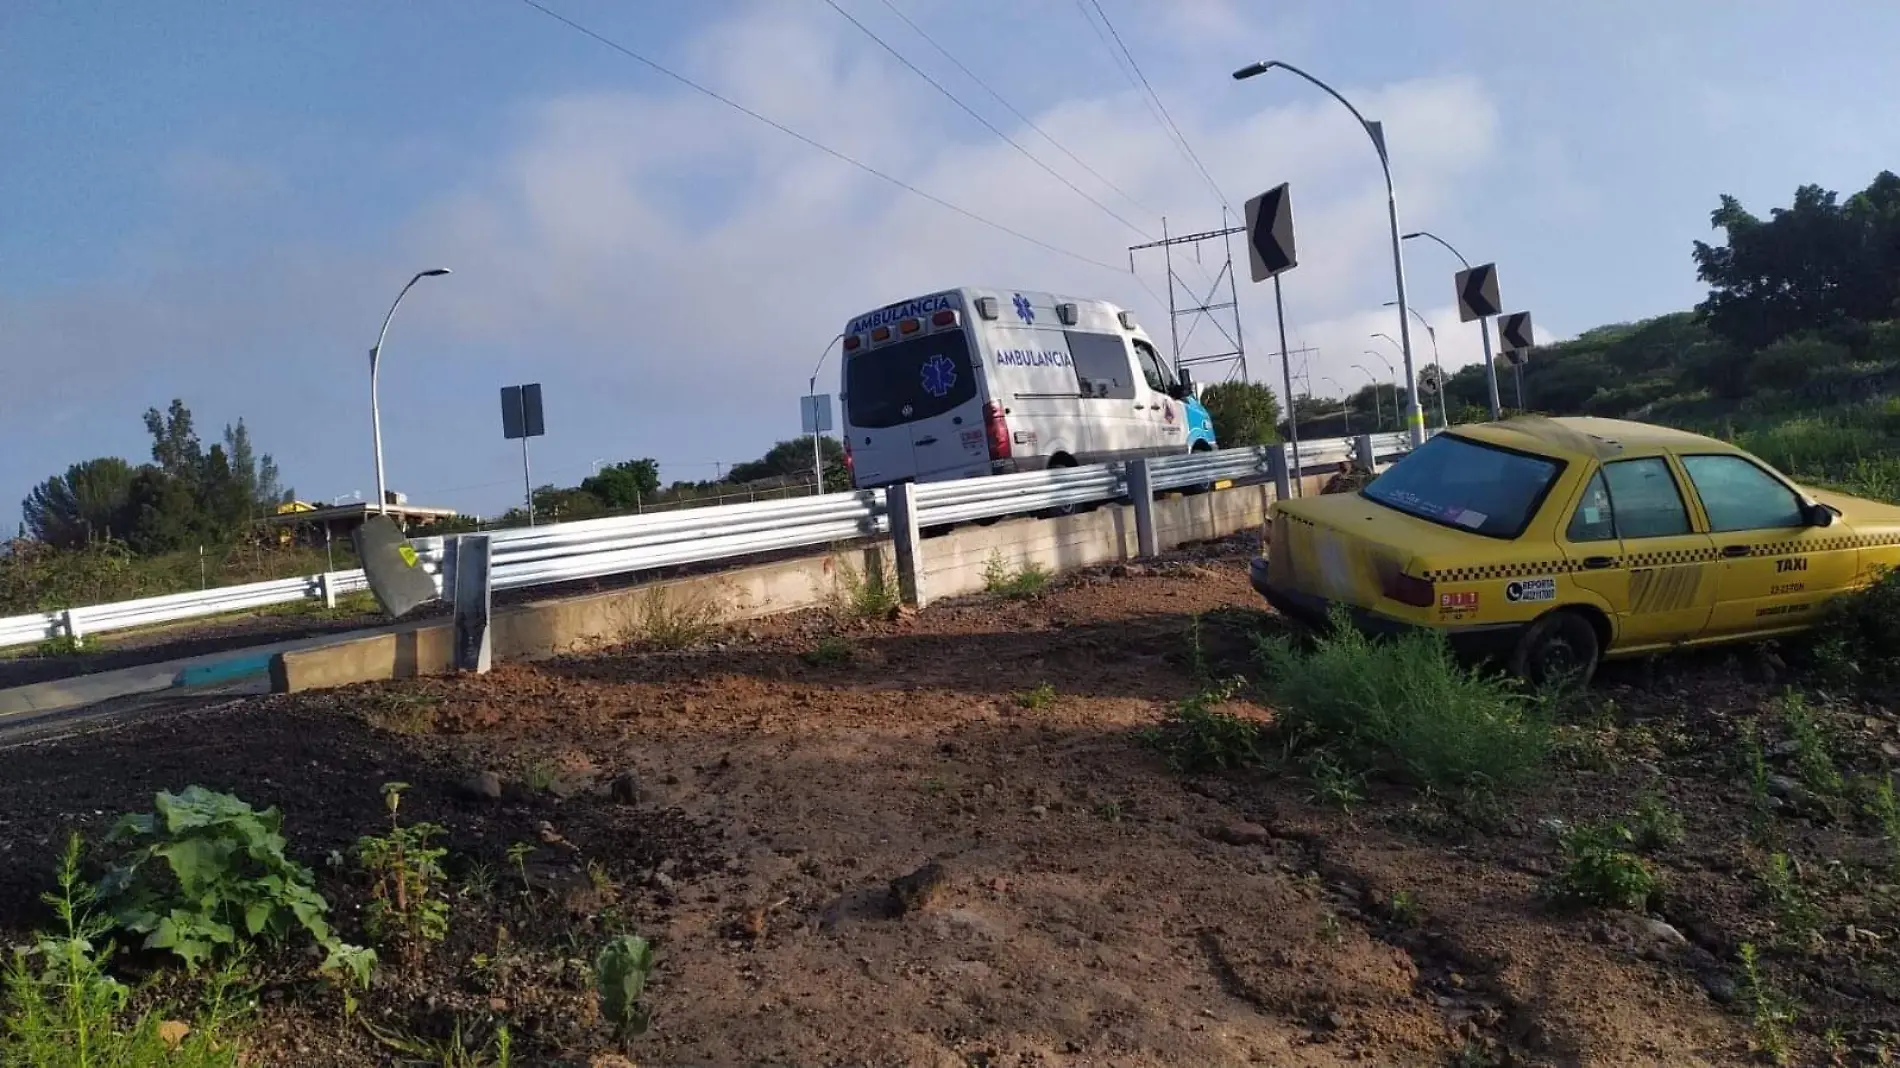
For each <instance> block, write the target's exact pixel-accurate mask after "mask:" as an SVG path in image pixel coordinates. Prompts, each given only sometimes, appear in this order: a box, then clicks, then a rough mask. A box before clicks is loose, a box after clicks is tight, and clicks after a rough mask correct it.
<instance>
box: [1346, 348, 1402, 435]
mask: <svg viewBox="0 0 1900 1068" xmlns="http://www.w3.org/2000/svg"><path fill="white" fill-rule="evenodd" d="M1352 369H1353V370H1355V371H1358V372H1359V373H1360V374H1362V375H1365V376H1366V377H1367V378H1369V379H1371V380H1372V429H1374V430H1382V429H1384V427H1385V410H1384V409H1383V408H1380V407H1379V376H1378V375H1375V374H1373V373H1372V372H1371V371H1368V370H1366V368H1365V366H1364V365H1363V364H1357V363H1355V364H1353V365H1352ZM1397 400H1398V398H1396V397H1394V398H1393V401H1394V403H1393V405H1392V414H1393V415H1394V416H1395V417H1396V416H1397V415H1398V414H1399V407H1398V404H1397V403H1396V402H1397Z"/></svg>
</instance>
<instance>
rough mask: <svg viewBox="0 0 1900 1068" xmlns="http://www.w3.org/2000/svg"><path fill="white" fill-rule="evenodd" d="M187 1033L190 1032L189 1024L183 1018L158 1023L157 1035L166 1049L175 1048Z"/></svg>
mask: <svg viewBox="0 0 1900 1068" xmlns="http://www.w3.org/2000/svg"><path fill="white" fill-rule="evenodd" d="M188 1034H191V1025H190V1024H188V1023H186V1022H184V1021H183V1020H166V1021H165V1022H164V1023H161V1024H159V1025H158V1037H159V1040H160V1041H162V1042H164V1043H165V1048H166V1049H177V1048H178V1045H179V1043H181V1042H183V1041H184V1040H185V1036H186V1035H188Z"/></svg>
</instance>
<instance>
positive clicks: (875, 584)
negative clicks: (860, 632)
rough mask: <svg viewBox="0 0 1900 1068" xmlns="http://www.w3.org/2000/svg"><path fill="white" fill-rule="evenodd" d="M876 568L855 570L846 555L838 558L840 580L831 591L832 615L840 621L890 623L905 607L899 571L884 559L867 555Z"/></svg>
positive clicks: (836, 558)
mask: <svg viewBox="0 0 1900 1068" xmlns="http://www.w3.org/2000/svg"><path fill="white" fill-rule="evenodd" d="M865 557H866V559H867V560H872V561H875V562H876V567H875V569H874V568H870V567H866V568H863V569H859V568H856V567H853V566H852V565H851V563H850V561H848V560H846V559H845V557H844V555H843V554H840V555H838V556H837V557H835V560H836V562H837V569H838V570H837V579H836V583H835V585H834V586H833V588H832V591H831V613H832V615H834V616H837V617H838V618H840V619H846V620H863V619H889V618H890V617H892V616H894V615H896V614H897V610H898V609H899V608H901V607H903V604H904V596H903V591H902V590H901V589H900V588H899V586H898V581H897V568H896V566H895V565H894V564H892V563H891V562H890V561H889V560H886V559H884V557H883V556H882V555H879V554H872V553H866V554H865Z"/></svg>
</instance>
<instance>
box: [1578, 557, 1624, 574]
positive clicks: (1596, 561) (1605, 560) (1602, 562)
mask: <svg viewBox="0 0 1900 1068" xmlns="http://www.w3.org/2000/svg"><path fill="white" fill-rule="evenodd" d="M1614 563H1616V561H1615V560H1612V559H1610V558H1609V557H1607V556H1586V557H1584V558H1583V566H1584V567H1587V568H1589V569H1590V570H1592V571H1601V570H1603V569H1604V568H1606V567H1609V566H1610V565H1611V564H1614Z"/></svg>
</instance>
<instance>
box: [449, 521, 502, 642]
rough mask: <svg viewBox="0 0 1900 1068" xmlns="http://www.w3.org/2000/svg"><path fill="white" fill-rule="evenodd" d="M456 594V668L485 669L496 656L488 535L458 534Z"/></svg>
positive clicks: (456, 539)
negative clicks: (491, 625)
mask: <svg viewBox="0 0 1900 1068" xmlns="http://www.w3.org/2000/svg"><path fill="white" fill-rule="evenodd" d="M453 597H454V605H455V670H457V671H475V672H485V671H487V670H488V667H489V664H490V663H491V661H492V659H493V642H492V641H491V640H490V638H489V632H488V610H489V606H490V588H489V546H488V535H486V534H461V535H457V536H456V538H455V586H454V587H453Z"/></svg>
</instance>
